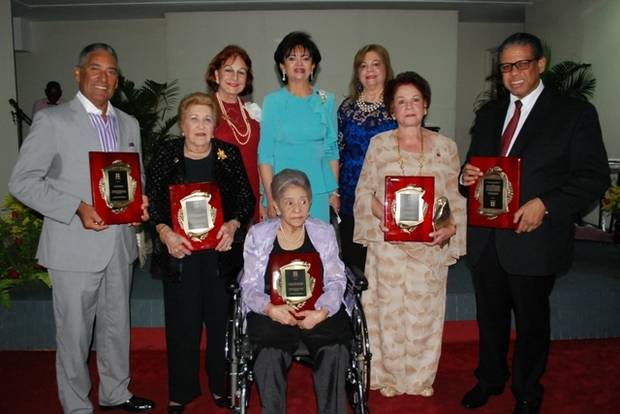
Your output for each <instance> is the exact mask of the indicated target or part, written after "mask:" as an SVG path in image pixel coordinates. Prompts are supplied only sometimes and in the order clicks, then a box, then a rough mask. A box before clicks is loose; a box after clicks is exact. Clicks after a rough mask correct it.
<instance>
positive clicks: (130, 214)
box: [88, 152, 142, 224]
mask: <svg viewBox="0 0 620 414" xmlns="http://www.w3.org/2000/svg"><path fill="white" fill-rule="evenodd" d="M88 160H89V162H90V187H91V192H92V196H93V207H94V208H95V211H97V214H99V216H100V217H101V219H102V220H103V222H104V223H105V224H125V223H139V222H141V221H142V209H141V208H140V207H141V206H142V181H141V178H140V156H139V155H138V153H137V152H89V153H88Z"/></svg>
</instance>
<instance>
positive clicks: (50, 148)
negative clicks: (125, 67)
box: [9, 43, 154, 413]
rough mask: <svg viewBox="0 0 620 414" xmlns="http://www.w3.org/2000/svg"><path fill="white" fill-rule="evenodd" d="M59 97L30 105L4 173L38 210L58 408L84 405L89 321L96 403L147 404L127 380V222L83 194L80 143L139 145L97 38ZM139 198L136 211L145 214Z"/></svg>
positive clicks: (131, 251) (114, 62)
mask: <svg viewBox="0 0 620 414" xmlns="http://www.w3.org/2000/svg"><path fill="white" fill-rule="evenodd" d="M74 75H75V79H76V80H77V82H78V84H79V92H78V93H77V95H76V97H75V98H74V99H73V100H71V101H70V102H68V103H66V104H62V105H59V106H57V107H52V108H48V109H45V110H42V111H39V112H37V114H36V115H35V117H34V123H33V124H32V128H31V130H30V134H29V135H28V137H26V140H25V141H24V145H23V146H22V148H21V152H20V154H19V158H18V160H17V164H16V165H15V168H14V170H13V174H12V175H11V179H10V181H9V190H10V192H11V193H12V194H13V195H14V196H15V197H16V198H17V199H19V200H20V201H22V202H23V203H24V204H26V205H27V206H29V207H31V208H33V209H35V210H37V211H38V212H39V213H41V214H42V215H43V216H44V217H45V219H44V224H43V230H42V232H41V238H40V240H39V248H38V251H37V258H38V260H39V263H40V264H41V265H43V266H45V267H47V268H48V270H49V273H50V276H51V279H52V286H53V289H52V292H53V303H54V318H55V322H56V347H57V349H56V378H57V381H58V394H59V398H60V402H61V404H62V406H63V409H64V412H65V413H92V412H93V406H92V404H91V402H90V400H89V398H88V394H89V392H90V388H91V382H90V377H89V372H88V366H87V363H86V361H87V358H88V354H89V350H90V339H91V337H92V332H93V326H94V329H95V347H96V350H97V367H98V370H99V379H100V384H99V404H100V406H101V408H103V409H115V408H118V409H123V410H126V411H148V410H151V409H152V408H153V406H154V403H153V402H152V401H150V400H147V399H144V398H139V397H136V396H133V395H132V394H131V393H130V392H129V390H128V385H129V336H130V332H129V329H130V326H129V290H130V286H131V277H132V267H133V262H134V260H135V259H136V255H137V248H136V240H135V231H134V229H133V228H132V227H131V226H129V225H108V224H106V223H104V222H103V220H102V219H101V217H100V216H99V215H98V214H97V212H96V211H95V209H94V208H93V206H92V205H91V204H92V195H91V186H90V170H89V161H88V152H89V151H125V152H127V151H137V152H139V151H140V132H139V128H138V122H137V121H136V120H135V119H134V118H132V117H130V116H129V115H127V114H125V113H124V112H122V111H120V110H119V109H116V108H113V107H112V105H111V104H110V102H109V100H110V98H111V97H112V95H113V94H114V91H115V89H116V87H117V85H118V76H119V69H118V59H117V55H116V52H115V51H114V49H112V47H110V46H109V45H106V44H103V43H95V44H91V45H88V46H86V47H85V48H84V49H83V50H82V52H81V53H80V57H79V63H78V65H77V66H76V67H75V69H74ZM147 207H148V203H147V200H146V198H144V199H143V203H142V211H143V217H142V219H143V220H148V213H147Z"/></svg>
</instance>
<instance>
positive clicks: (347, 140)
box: [338, 44, 396, 270]
mask: <svg viewBox="0 0 620 414" xmlns="http://www.w3.org/2000/svg"><path fill="white" fill-rule="evenodd" d="M393 77H394V72H393V70H392V66H391V64H390V55H389V54H388V51H387V50H386V49H385V48H384V47H383V46H381V45H377V44H370V45H366V46H364V47H362V48H361V49H360V50H358V51H357V53H356V54H355V58H354V59H353V76H352V79H351V85H350V93H351V94H350V96H349V97H348V98H347V99H345V100H344V101H343V102H342V104H341V105H340V108H338V144H339V147H340V180H339V189H340V191H339V193H340V218H341V219H342V222H341V223H340V239H341V243H342V255H343V260H344V262H345V263H347V264H350V265H353V266H356V267H358V268H359V269H361V270H363V269H364V264H365V262H366V248H365V247H363V246H362V245H360V244H357V243H353V202H354V201H355V187H356V186H357V181H358V179H359V176H360V171H361V170H362V165H363V164H364V157H365V156H366V150H367V149H368V144H369V143H370V139H371V138H372V137H373V136H375V135H377V134H379V133H381V132H383V131H387V130H389V129H394V128H396V122H395V121H394V119H393V118H392V115H391V114H390V112H389V111H388V109H387V108H386V107H385V104H384V101H383V89H384V87H385V85H386V83H387V81H389V80H390V79H392V78H393Z"/></svg>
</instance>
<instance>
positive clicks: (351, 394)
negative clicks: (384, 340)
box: [226, 267, 372, 414]
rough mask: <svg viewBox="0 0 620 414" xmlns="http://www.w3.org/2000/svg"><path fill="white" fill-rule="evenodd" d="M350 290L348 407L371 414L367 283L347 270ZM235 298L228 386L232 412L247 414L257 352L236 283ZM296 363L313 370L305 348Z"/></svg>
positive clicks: (228, 342) (357, 413)
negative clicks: (365, 306)
mask: <svg viewBox="0 0 620 414" xmlns="http://www.w3.org/2000/svg"><path fill="white" fill-rule="evenodd" d="M346 276H347V288H346V291H345V304H346V307H347V309H349V310H351V322H352V327H353V340H352V343H351V349H350V354H351V355H350V356H351V358H350V364H349V367H348V368H347V372H346V387H347V395H348V398H349V403H350V405H351V408H352V410H353V412H354V413H355V414H368V413H369V412H370V411H369V409H368V392H369V388H370V360H371V358H372V354H371V352H370V345H369V342H368V330H367V328H366V317H365V316H364V310H363V308H362V303H361V297H362V292H363V291H364V290H366V289H367V288H368V280H367V279H366V277H365V276H364V275H363V274H362V273H361V272H360V271H359V270H357V269H353V270H352V269H350V268H348V267H347V268H346ZM229 289H230V291H231V294H232V297H233V304H232V312H231V317H230V318H229V321H228V328H227V332H226V359H227V361H228V366H229V371H228V386H229V390H228V391H229V396H230V404H231V405H230V409H231V412H232V413H235V414H246V413H247V412H248V404H249V401H250V390H251V388H252V383H253V370H252V363H253V357H254V349H253V347H252V344H251V343H250V340H249V336H248V335H247V334H246V332H245V329H246V327H245V320H244V316H243V314H242V311H241V289H240V287H239V285H238V283H237V282H236V281H235V282H233V283H231V285H230V287H229ZM293 360H294V361H295V362H298V363H301V364H304V365H306V366H310V367H311V366H312V364H313V361H312V358H311V357H310V355H309V353H308V350H307V348H306V347H305V345H303V344H300V346H299V347H298V349H297V350H296V351H295V353H294V354H293Z"/></svg>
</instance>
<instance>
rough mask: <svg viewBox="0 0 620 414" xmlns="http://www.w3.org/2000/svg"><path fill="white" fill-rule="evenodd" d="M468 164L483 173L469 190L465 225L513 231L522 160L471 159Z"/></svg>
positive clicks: (519, 190)
mask: <svg viewBox="0 0 620 414" xmlns="http://www.w3.org/2000/svg"><path fill="white" fill-rule="evenodd" d="M469 163H470V164H472V165H474V166H476V167H478V168H480V171H482V173H483V174H484V175H483V176H482V177H480V178H479V179H478V181H477V182H476V183H474V184H473V185H472V186H471V187H470V189H469V196H468V199H467V211H468V222H469V225H471V226H481V227H494V228H499V229H514V228H516V227H517V225H516V224H514V223H513V220H514V213H515V212H516V211H517V210H518V209H519V197H520V193H521V158H517V157H471V159H470V160H469Z"/></svg>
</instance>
